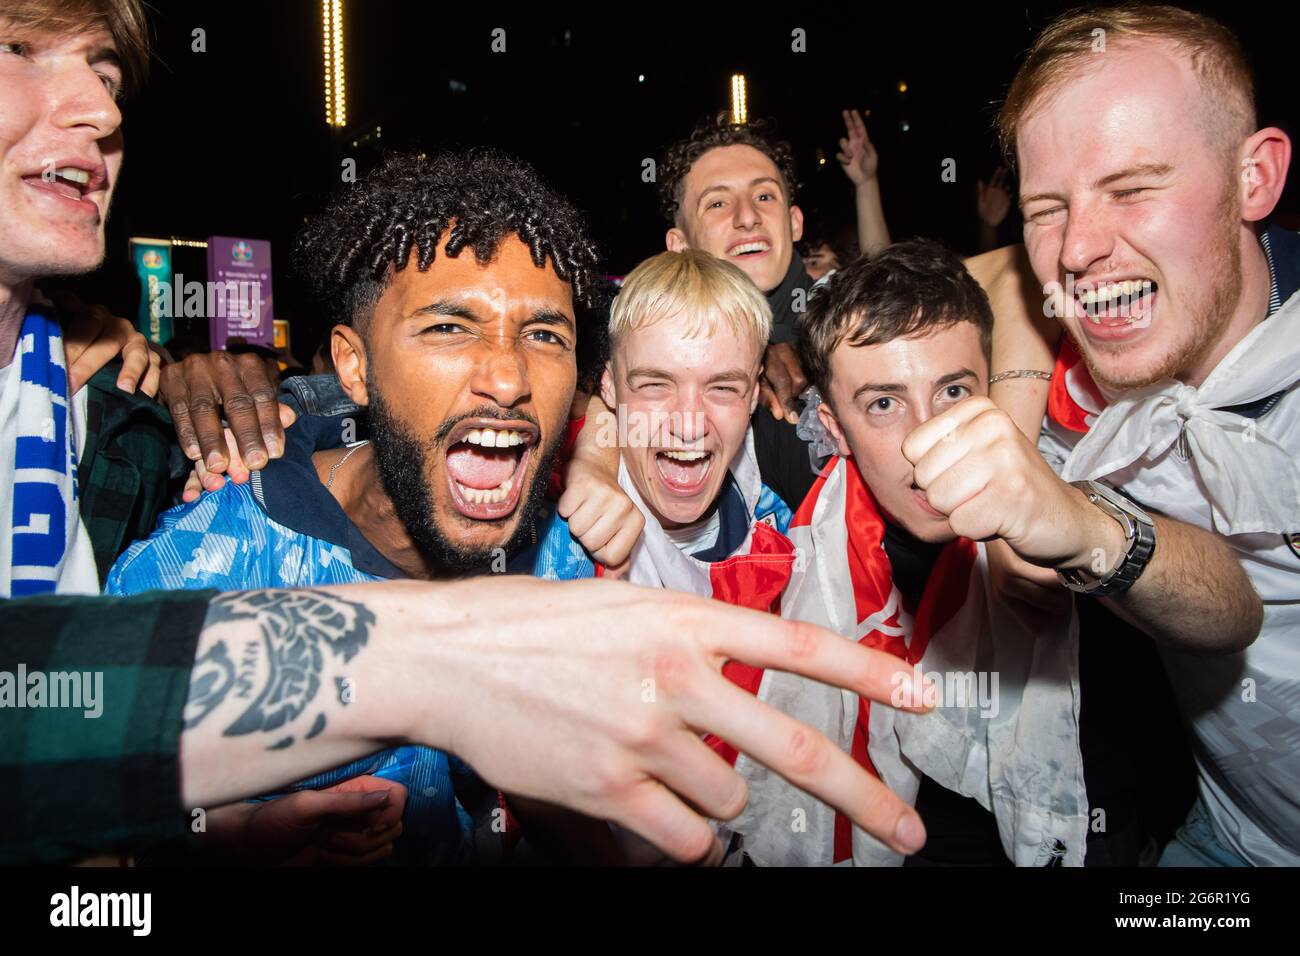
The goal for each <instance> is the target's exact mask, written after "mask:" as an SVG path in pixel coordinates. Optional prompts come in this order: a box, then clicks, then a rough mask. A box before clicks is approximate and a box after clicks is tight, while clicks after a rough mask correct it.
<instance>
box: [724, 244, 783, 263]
mask: <svg viewBox="0 0 1300 956" xmlns="http://www.w3.org/2000/svg"><path fill="white" fill-rule="evenodd" d="M771 250H772V244H771V243H770V242H768V241H767V240H766V239H752V240H750V241H749V242H742V243H740V244H738V245H734V246H732V247H731V248H730V249H728V250H727V255H729V256H731V258H733V259H752V258H754V257H755V256H761V255H763V253H765V252H770V251H771Z"/></svg>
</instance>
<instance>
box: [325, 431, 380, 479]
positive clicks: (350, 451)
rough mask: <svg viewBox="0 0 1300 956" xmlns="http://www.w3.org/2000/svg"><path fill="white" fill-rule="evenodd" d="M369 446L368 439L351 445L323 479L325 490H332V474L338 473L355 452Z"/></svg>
mask: <svg viewBox="0 0 1300 956" xmlns="http://www.w3.org/2000/svg"><path fill="white" fill-rule="evenodd" d="M369 444H370V440H369V439H366V440H365V441H361V442H357V443H356V444H355V445H353V446H352V447H351V448H350V449H348V453H347V454H346V455H344V456H343V457H342V458H340V459H339V460H338V461H336V462H335V463H334V464H333V465H332V466H330V473H329V477H328V478H326V479H325V487H326V488H333V487H334V473H335V472H336V471H338V470H339V469H340V468H342V467H343V466H344V464H346V463H347V460H348V459H349V458H351V457H352V456H353V455H354V454H356V452H357V450H358V449H360V448H361V446H362V445H369Z"/></svg>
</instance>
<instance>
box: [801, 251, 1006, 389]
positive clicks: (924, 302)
mask: <svg viewBox="0 0 1300 956" xmlns="http://www.w3.org/2000/svg"><path fill="white" fill-rule="evenodd" d="M958 322H970V323H972V324H974V325H975V327H976V328H977V329H979V333H980V348H981V349H982V350H983V352H984V358H985V359H988V358H990V356H991V355H992V350H993V310H992V309H991V308H990V307H989V299H988V296H987V295H985V294H984V290H983V289H981V288H980V284H979V283H978V282H976V281H975V278H974V277H973V276H972V275H971V274H970V273H969V272H967V271H966V267H965V266H964V265H963V264H962V261H961V259H959V258H958V257H957V255H956V254H955V253H953V252H951V251H950V250H948V249H946V248H944V247H943V246H942V245H940V244H939V243H937V242H932V241H931V240H929V239H909V240H907V241H905V242H896V243H894V244H893V245H892V246H886V247H885V248H884V249H882V250H881V251H880V252H878V253H876V254H875V255H874V256H867V257H864V258H862V259H859V260H858V261H857V262H855V263H853V264H852V265H850V266H849V267H848V268H846V269H841V270H839V271H838V272H836V273H835V274H834V275H832V276H831V277H830V279H829V281H827V282H826V283H825V284H824V285H821V286H818V287H817V288H816V289H814V290H813V294H812V296H811V297H810V298H809V300H808V313H807V315H806V316H804V320H803V324H802V326H801V329H800V336H799V358H800V361H801V362H802V364H803V370H804V374H806V375H807V376H808V380H809V381H810V382H812V383H813V384H814V385H816V386H817V388H818V389H819V390H820V391H821V393H822V397H823V398H825V397H826V394H827V387H828V386H829V384H830V367H831V353H832V352H834V351H835V350H836V349H837V348H839V346H840V345H841V344H843V343H845V342H847V343H848V344H849V345H852V346H863V345H880V344H882V343H884V342H892V341H893V340H894V339H898V338H903V337H904V336H908V335H916V334H918V333H923V332H926V331H931V330H934V329H938V328H943V327H944V326H949V325H956V324H957V323H958Z"/></svg>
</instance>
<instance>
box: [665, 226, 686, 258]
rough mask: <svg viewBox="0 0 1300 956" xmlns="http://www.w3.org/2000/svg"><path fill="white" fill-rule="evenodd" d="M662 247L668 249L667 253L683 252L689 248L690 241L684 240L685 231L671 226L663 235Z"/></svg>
mask: <svg viewBox="0 0 1300 956" xmlns="http://www.w3.org/2000/svg"><path fill="white" fill-rule="evenodd" d="M664 245H665V246H667V247H668V251H669V252H685V251H686V250H687V249H689V248H690V247H691V241H690V240H689V239H687V238H686V231H685V230H684V229H678V228H677V227H676V226H673V227H672V228H671V229H669V230H668V232H667V233H665V235H664Z"/></svg>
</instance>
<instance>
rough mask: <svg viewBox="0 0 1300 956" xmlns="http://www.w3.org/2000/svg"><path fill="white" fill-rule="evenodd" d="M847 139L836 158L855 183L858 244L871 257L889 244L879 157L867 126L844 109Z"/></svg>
mask: <svg viewBox="0 0 1300 956" xmlns="http://www.w3.org/2000/svg"><path fill="white" fill-rule="evenodd" d="M843 116H844V137H843V138H842V139H841V140H840V152H839V154H838V155H837V156H836V159H838V160H839V161H840V168H841V169H843V170H844V175H845V176H847V177H849V182H851V183H853V204H854V206H855V208H856V209H857V215H858V245H859V246H860V248H861V251H862V255H864V256H869V255H871V254H872V253H876V252H879V251H880V250H881V249H883V248H885V246H887V245H889V226H888V225H887V224H886V223H885V208H884V206H883V205H882V204H881V200H880V179H879V177H878V176H877V173H878V172H879V170H880V154H879V153H877V152H876V147H875V145H874V144H873V143H872V142H871V137H870V136H868V135H867V124H866V122H864V120H863V118H862V114H861V113H859V112H858V111H857V110H844V111H843Z"/></svg>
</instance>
